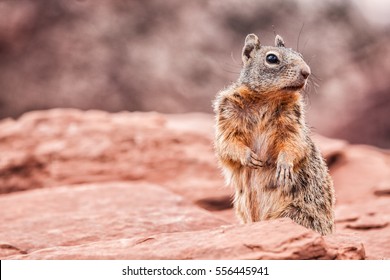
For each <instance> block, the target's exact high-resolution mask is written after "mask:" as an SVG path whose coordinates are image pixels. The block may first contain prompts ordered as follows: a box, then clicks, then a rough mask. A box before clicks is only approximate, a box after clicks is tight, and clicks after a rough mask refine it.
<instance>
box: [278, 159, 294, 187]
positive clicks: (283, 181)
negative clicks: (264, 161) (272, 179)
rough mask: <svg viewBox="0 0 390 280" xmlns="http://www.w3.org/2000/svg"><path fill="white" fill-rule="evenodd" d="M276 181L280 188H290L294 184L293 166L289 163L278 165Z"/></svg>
mask: <svg viewBox="0 0 390 280" xmlns="http://www.w3.org/2000/svg"><path fill="white" fill-rule="evenodd" d="M276 181H277V184H278V185H279V186H281V187H289V186H292V184H293V182H294V175H293V165H292V164H289V163H278V164H277V168H276Z"/></svg>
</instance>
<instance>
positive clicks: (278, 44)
mask: <svg viewBox="0 0 390 280" xmlns="http://www.w3.org/2000/svg"><path fill="white" fill-rule="evenodd" d="M275 47H284V40H283V38H282V37H281V36H280V35H276V37H275Z"/></svg>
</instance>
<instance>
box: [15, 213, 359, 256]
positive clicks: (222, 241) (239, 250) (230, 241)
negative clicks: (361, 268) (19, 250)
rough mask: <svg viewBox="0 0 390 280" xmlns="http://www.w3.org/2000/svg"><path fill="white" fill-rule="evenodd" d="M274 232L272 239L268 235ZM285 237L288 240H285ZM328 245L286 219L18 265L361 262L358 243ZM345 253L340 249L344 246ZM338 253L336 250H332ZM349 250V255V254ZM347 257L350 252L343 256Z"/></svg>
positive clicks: (109, 244)
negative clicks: (82, 261)
mask: <svg viewBox="0 0 390 280" xmlns="http://www.w3.org/2000/svg"><path fill="white" fill-rule="evenodd" d="M270 232H273V234H272V235H270V234H269V233H270ZM287 232H288V234H286V233H287ZM339 240H340V239H337V238H333V239H332V242H331V245H328V244H327V243H326V242H325V240H324V238H323V237H321V236H320V235H319V234H317V233H314V232H313V231H311V230H308V229H306V228H304V227H302V226H299V225H297V224H295V223H293V222H292V221H291V220H290V219H278V220H274V221H270V222H259V223H253V224H249V225H233V226H222V227H218V228H215V229H209V230H203V231H197V232H177V233H169V234H167V233H161V234H156V235H145V236H140V237H135V238H131V239H116V240H111V241H102V242H95V243H88V244H85V245H80V246H67V247H61V248H58V247H56V248H49V249H44V250H40V251H36V252H33V253H31V254H27V255H24V256H14V257H13V258H22V259H269V260H274V259H362V258H364V249H363V246H362V245H361V243H359V242H358V241H355V242H354V241H351V240H348V241H347V242H345V241H344V240H343V241H342V242H338V241H339ZM345 243H346V244H348V248H344V247H345V245H344V244H345ZM333 247H336V248H337V249H334V248H333ZM350 247H352V248H353V249H352V250H351V249H349V248H350ZM346 251H348V252H347V253H346Z"/></svg>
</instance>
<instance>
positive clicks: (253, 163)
mask: <svg viewBox="0 0 390 280" xmlns="http://www.w3.org/2000/svg"><path fill="white" fill-rule="evenodd" d="M246 165H247V166H249V167H251V168H260V167H263V166H264V163H263V162H262V161H261V160H260V159H259V158H258V156H257V155H256V154H255V153H254V152H252V151H250V153H249V157H248V160H247V164H246Z"/></svg>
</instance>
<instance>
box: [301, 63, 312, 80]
mask: <svg viewBox="0 0 390 280" xmlns="http://www.w3.org/2000/svg"><path fill="white" fill-rule="evenodd" d="M310 73H311V72H310V68H309V66H306V67H304V68H302V69H301V75H302V77H303V78H304V79H307V77H309V75H310Z"/></svg>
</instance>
